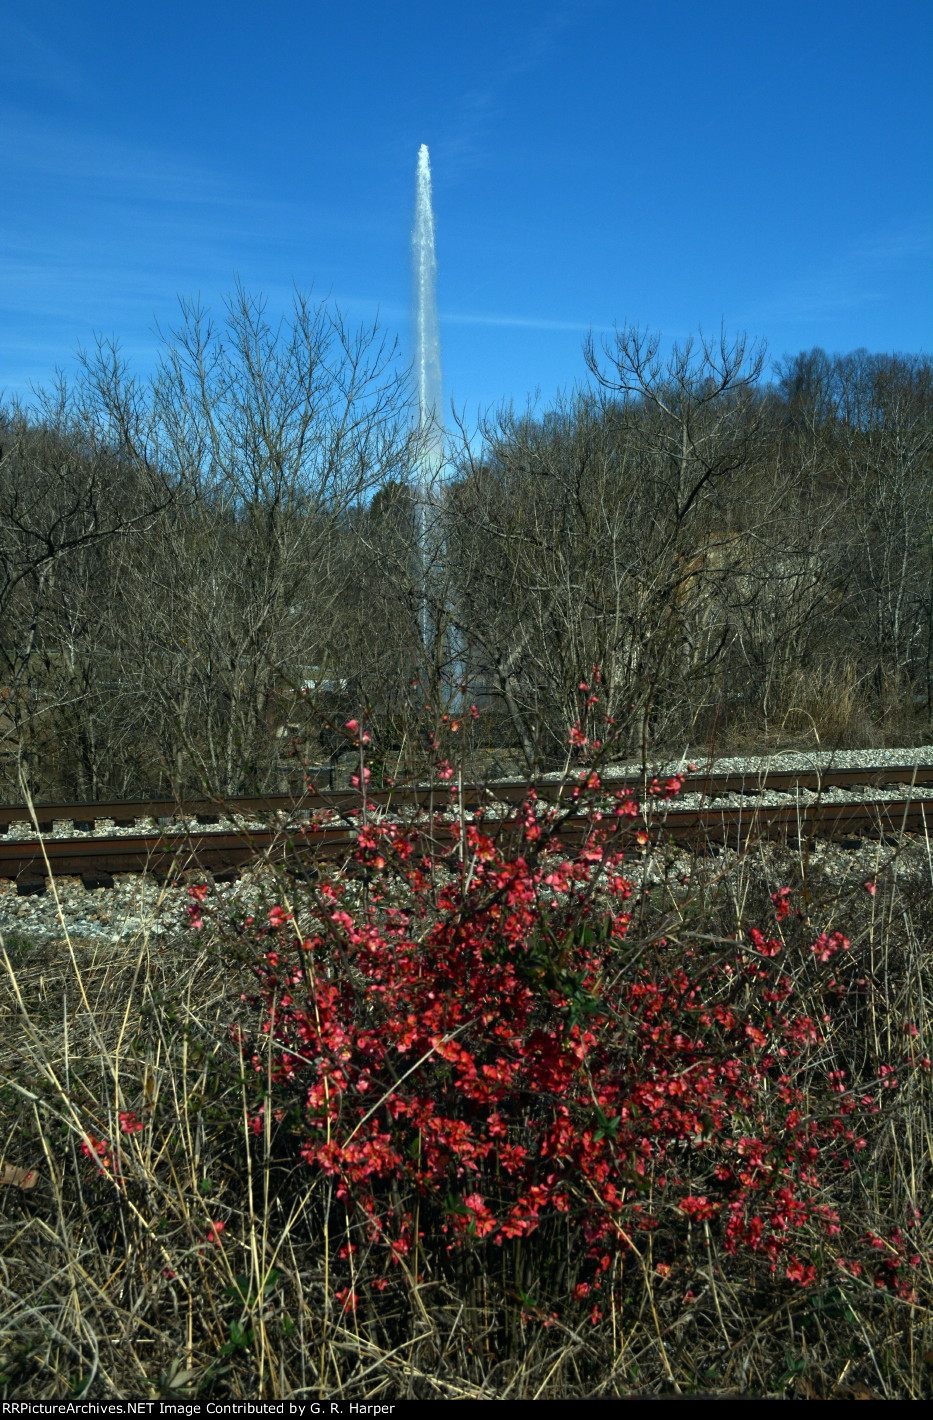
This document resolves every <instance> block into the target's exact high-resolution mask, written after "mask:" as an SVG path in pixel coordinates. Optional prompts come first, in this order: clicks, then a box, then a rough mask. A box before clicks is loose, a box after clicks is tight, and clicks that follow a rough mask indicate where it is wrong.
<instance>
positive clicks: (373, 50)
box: [0, 0, 933, 416]
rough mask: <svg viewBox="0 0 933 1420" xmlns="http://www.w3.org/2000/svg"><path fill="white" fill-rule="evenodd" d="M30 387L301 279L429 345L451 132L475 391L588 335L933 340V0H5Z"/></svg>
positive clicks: (6, 307) (461, 403) (6, 176)
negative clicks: (201, 308) (721, 333)
mask: <svg viewBox="0 0 933 1420" xmlns="http://www.w3.org/2000/svg"><path fill="white" fill-rule="evenodd" d="M0 18H2V31H0V32H2V34H3V36H4V50H5V62H4V66H3V85H2V88H0V194H2V198H0V331H2V341H0V391H4V392H5V393H6V395H7V396H9V395H11V394H19V395H21V396H24V397H28V392H29V386H30V383H38V384H45V383H48V382H49V381H50V379H51V377H52V376H53V373H54V371H55V369H56V367H59V368H61V369H63V370H65V371H66V372H68V371H70V370H72V369H73V368H74V352H75V349H76V347H77V346H79V345H82V344H83V345H89V344H91V343H92V342H93V339H94V336H95V334H97V333H100V334H103V335H105V336H108V337H109V336H115V337H117V338H118V340H119V341H120V344H121V346H122V348H123V350H124V353H125V355H126V356H127V358H128V360H129V361H130V363H131V365H132V366H133V367H134V368H135V369H137V370H139V371H140V372H142V373H145V372H146V371H147V370H149V369H150V368H151V367H152V364H153V360H154V354H155V350H156V346H157V340H156V336H155V334H154V328H155V325H156V323H158V324H160V325H161V326H163V327H166V326H170V325H171V324H172V322H173V320H175V319H176V317H177V310H178V307H177V298H178V296H179V295H181V296H185V297H191V296H199V297H200V299H201V300H202V302H204V303H205V304H206V305H208V306H211V307H215V308H219V307H220V306H221V305H222V299H223V296H224V294H225V293H227V292H229V291H230V289H231V288H232V286H233V284H234V281H235V279H236V278H239V279H240V280H241V281H242V282H243V284H244V285H245V286H246V287H247V288H248V289H249V290H251V291H253V292H255V293H260V292H261V293H265V295H266V296H267V297H268V298H269V307H270V311H271V312H273V313H277V312H281V311H282V310H284V309H285V308H286V306H287V304H288V301H289V298H290V292H291V290H292V289H293V287H294V285H296V284H297V285H298V286H300V287H302V288H303V289H307V288H309V287H313V290H314V292H315V293H316V294H317V295H318V296H320V297H325V296H331V297H333V299H334V300H335V301H336V302H337V304H338V305H339V306H340V307H341V308H342V310H343V311H344V313H345V314H346V315H347V316H348V317H349V318H350V319H351V321H353V322H362V321H371V320H372V319H373V317H375V316H376V315H378V316H379V318H380V320H381V322H382V324H383V325H384V326H385V327H386V328H387V329H388V330H389V331H390V332H392V333H393V334H395V333H397V334H398V336H399V338H400V341H401V342H402V346H403V349H404V350H405V351H406V352H408V353H410V348H409V347H410V290H409V288H410V261H409V241H410V232H411V225H412V210H413V201H414V175H415V162H416V158H417V151H418V146H419V144H420V143H422V142H425V143H427V144H428V145H429V146H430V150H431V160H432V166H433V171H434V196H435V212H436V222H437V242H438V263H439V305H440V315H441V337H442V344H443V368H444V383H445V394H446V398H447V400H448V401H449V400H450V399H451V397H452V398H453V399H454V401H455V402H456V404H457V406H458V408H460V407H465V408H466V410H467V413H468V416H469V415H471V414H473V413H474V412H475V411H476V409H477V407H485V406H488V405H490V404H494V403H497V402H499V401H501V400H502V399H512V400H514V401H515V402H516V403H517V404H519V405H524V403H525V401H526V399H527V397H528V396H529V395H533V394H534V393H535V391H540V396H541V399H542V400H543V401H544V402H546V401H547V400H549V399H550V398H552V397H553V395H554V393H555V392H556V391H557V390H558V389H560V388H564V389H567V388H569V387H571V386H572V385H573V384H574V383H577V382H579V381H581V380H582V379H583V378H584V373H585V372H584V366H583V361H582V357H581V343H582V341H583V338H584V336H585V334H586V332H587V330H588V329H589V328H590V327H592V328H593V329H594V331H596V332H597V333H599V332H601V331H610V330H611V328H612V326H613V324H614V322H620V323H621V322H623V321H630V322H633V323H636V324H638V325H640V326H650V327H651V328H652V329H656V330H659V331H661V332H662V333H663V334H664V336H665V337H666V338H667V339H674V338H677V337H683V336H685V335H687V334H689V333H690V332H691V331H696V330H697V328H698V327H701V326H702V327H703V328H704V329H706V330H711V331H716V332H718V330H719V327H720V325H721V324H723V323H724V324H725V326H726V328H727V330H729V331H738V330H745V331H747V332H748V333H749V335H750V336H753V337H759V338H764V339H766V340H767V342H768V346H769V350H770V353H771V355H772V357H774V358H777V357H779V356H781V355H782V354H784V353H786V352H795V351H798V350H801V349H804V348H810V347H811V346H813V345H822V346H824V347H826V348H827V349H828V350H850V349H853V348H855V347H857V346H867V347H868V348H869V349H871V350H885V351H890V350H902V351H919V350H925V351H927V352H929V350H930V318H931V314H933V309H931V307H933V301H931V280H930V272H931V256H933V191H931V180H930V179H931V172H933V165H931V146H933V145H931V141H930V139H931V119H930V113H931V107H930V97H931V95H930V87H931V86H930V77H931V55H933V44H931V40H933V10H931V9H930V7H929V6H928V5H926V4H922V3H919V2H918V3H913V2H912V0H911V2H910V3H908V2H907V0H886V3H864V0H847V2H846V3H840V0H806V3H802V0H783V3H782V4H780V5H776V6H771V7H767V8H762V7H759V6H754V5H751V4H750V3H749V0H741V3H738V2H737V0H720V3H717V4H715V5H713V4H710V3H709V0H705V3H698V0H655V3H650V0H649V3H645V0H640V2H639V3H634V0H573V3H564V0H472V3H470V4H466V5H460V6H459V7H451V6H448V5H442V4H439V3H438V0H430V3H428V0H406V3H404V4H402V5H400V6H390V5H388V4H386V3H385V2H384V0H382V2H381V3H377V2H376V0H356V3H355V4H346V5H338V4H334V3H333V0H327V3H326V4H324V3H319V2H318V0H305V3H297V0H267V3H266V4H265V5H263V6H262V7H260V6H259V5H258V4H256V3H253V4H250V5H249V6H243V5H241V6H239V7H238V6H231V5H230V4H224V5H220V4H217V3H214V2H213V0H186V2H185V3H180V2H179V0H160V4H158V5H146V6H143V5H126V4H125V3H122V4H119V5H117V4H103V3H100V4H95V3H86V0H84V2H82V0H68V3H63V0H32V3H31V4H30V6H29V7H28V9H27V7H26V6H24V5H23V4H22V0H0Z"/></svg>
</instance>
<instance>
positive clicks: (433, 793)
mask: <svg viewBox="0 0 933 1420" xmlns="http://www.w3.org/2000/svg"><path fill="white" fill-rule="evenodd" d="M673 777H675V776H674V775H664V774H662V775H660V776H658V778H659V782H660V783H661V784H662V785H663V783H664V782H665V780H666V779H669V778H673ZM676 777H677V778H678V779H679V780H680V782H681V792H682V793H683V794H701V795H703V796H704V797H705V798H708V799H709V798H715V797H718V796H719V795H720V794H747V795H749V796H753V797H758V796H760V795H763V794H767V793H792V792H793V791H794V790H795V789H806V790H809V791H812V792H814V793H820V792H821V791H822V790H824V789H830V788H836V789H850V788H866V789H879V788H882V787H884V786H885V785H892V786H895V785H904V784H909V785H915V786H916V787H918V788H921V787H924V788H928V787H933V765H884V766H870V767H859V768H855V769H848V768H847V769H833V768H830V769H813V770H804V771H801V770H797V769H782V770H770V771H765V772H762V773H758V774H756V773H751V772H747V771H746V772H742V773H738V772H727V773H722V774H715V773H713V772H712V771H708V772H704V771H698V772H690V773H683V774H677V775H676ZM652 778H653V776H652V775H651V774H648V775H647V776H646V775H642V776H639V777H635V776H627V777H625V778H619V777H609V778H606V779H603V780H602V781H601V787H602V789H604V790H605V791H606V792H609V793H617V792H620V791H622V790H625V789H629V790H631V791H632V792H633V793H635V794H640V793H643V791H644V789H645V787H646V784H647V785H650V784H651V782H652ZM451 784H452V781H451V782H448V783H444V782H438V783H436V784H433V785H415V786H412V785H406V786H400V787H396V788H391V789H374V790H372V791H367V794H366V799H367V801H368V802H369V803H371V804H378V805H380V807H383V808H391V807H393V806H401V805H411V804H417V805H419V806H422V807H425V806H430V805H432V804H436V803H437V802H438V800H439V799H442V800H443V801H444V803H445V804H446V803H449V796H450V790H451ZM531 787H532V785H531V783H530V782H529V781H522V782H518V783H516V782H512V781H507V782H500V783H495V782H494V783H489V784H464V785H463V788H462V799H463V803H464V805H465V806H466V807H467V808H478V807H480V806H482V805H483V804H489V803H497V802H498V803H521V802H523V801H524V799H525V798H527V796H528V791H529V789H530V788H531ZM534 788H535V791H536V793H537V796H538V798H539V799H542V800H546V801H554V800H563V799H569V798H571V796H572V795H573V793H574V790H575V789H577V788H579V778H576V779H574V778H567V779H564V780H562V781H560V782H556V781H551V780H545V781H538V782H535V784H534ZM360 803H361V795H360V792H359V790H358V789H339V790H327V789H324V788H319V787H317V786H315V787H314V788H309V789H308V790H307V791H306V792H305V793H303V794H257V795H233V796H231V797H229V798H222V797H216V798H209V797H207V796H192V797H186V798H182V799H169V798H148V799H114V800H106V801H99V802H93V803H66V802H57V803H42V804H35V805H34V806H33V808H32V809H30V808H29V807H28V806H27V805H26V804H11V805H0V835H4V834H6V832H7V830H8V828H9V827H10V825H11V824H14V823H30V824H32V823H34V822H38V824H39V829H40V832H42V833H45V834H48V833H51V831H52V826H53V824H54V823H61V822H70V823H72V824H74V825H75V826H77V825H79V824H80V825H81V826H82V828H84V829H85V830H86V831H87V830H88V829H92V828H93V826H94V824H95V823H96V822H97V821H99V820H102V819H111V820H113V821H114V823H115V824H116V826H117V827H118V828H131V827H133V825H134V824H136V823H137V822H138V821H139V820H140V819H144V818H152V819H163V820H170V819H177V818H198V819H199V820H201V821H202V822H203V823H205V824H207V823H217V822H219V821H220V820H221V819H222V818H229V817H230V816H232V815H234V814H237V815H241V816H243V817H259V816H262V815H272V814H282V813H293V812H296V811H297V812H301V811H311V810H314V809H316V808H334V809H337V810H341V809H355V808H358V807H359V805H360Z"/></svg>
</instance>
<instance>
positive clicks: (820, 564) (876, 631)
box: [0, 290, 933, 799]
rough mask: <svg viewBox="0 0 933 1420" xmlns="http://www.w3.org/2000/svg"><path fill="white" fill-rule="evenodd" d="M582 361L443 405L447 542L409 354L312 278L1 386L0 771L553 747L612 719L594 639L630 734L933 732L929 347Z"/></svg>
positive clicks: (531, 762) (839, 737)
mask: <svg viewBox="0 0 933 1420" xmlns="http://www.w3.org/2000/svg"><path fill="white" fill-rule="evenodd" d="M584 356H585V365H586V368H587V371H588V374H589V380H588V383H587V384H586V386H584V387H582V388H581V389H580V390H578V391H577V392H575V393H574V394H572V395H569V396H567V397H565V398H563V399H561V400H559V401H557V402H556V403H555V405H554V406H553V407H552V408H550V409H547V410H544V411H534V410H532V411H526V412H523V413H519V412H516V411H515V410H514V409H512V408H510V407H503V408H502V409H500V410H498V411H494V412H492V413H490V414H489V415H488V416H487V417H486V418H485V419H484V420H483V421H482V422H481V424H480V427H479V428H468V427H466V426H465V425H464V424H462V423H461V424H459V425H455V428H454V431H453V433H452V434H451V436H450V439H449V445H448V455H449V470H448V474H447V477H446V478H445V480H444V481H443V483H442V484H440V485H438V487H437V490H436V495H435V498H434V501H433V506H432V507H431V509H430V510H429V517H428V518H427V526H428V527H429V529H430V530H431V535H430V537H429V539H428V541H427V543H425V542H424V540H423V539H421V540H419V535H418V529H419V525H421V524H422V520H420V519H419V517H418V510H417V505H416V490H417V487H418V484H419V460H420V459H422V458H423V457H424V450H423V448H422V447H421V441H420V438H419V432H418V430H417V427H416V426H415V424H414V422H413V419H412V413H411V410H412V400H411V391H410V389H409V386H408V383H407V380H406V376H405V372H404V371H403V370H401V369H400V367H399V364H398V361H397V357H396V351H395V349H394V348H393V347H391V346H390V345H389V344H388V343H387V342H386V341H385V340H384V339H383V337H382V335H381V333H380V332H379V331H378V330H377V329H375V328H370V329H364V330H360V331H354V330H352V329H351V328H350V327H349V326H348V325H347V323H346V322H345V321H344V320H343V319H342V318H341V317H340V316H339V314H338V313H336V312H335V311H333V310H332V309H331V308H330V307H328V306H327V305H313V304H312V303H311V302H310V301H308V300H306V299H304V298H301V297H298V298H296V302H295V306H294V309H293V311H292V313H291V317H290V319H289V320H287V321H284V322H282V323H281V324H280V325H278V326H273V325H272V324H271V323H270V322H269V320H268V318H267V315H266V312H265V310H264V308H263V306H262V304H261V303H259V302H256V301H254V300H253V299H252V298H251V297H249V295H248V294H247V293H245V292H244V291H242V290H240V291H237V292H236V293H235V294H234V296H233V297H232V298H231V300H230V302H229V303H228V306H227V309H226V312H225V313H224V316H223V318H222V319H220V320H219V321H217V322H215V321H213V320H212V319H211V318H210V316H209V315H208V313H206V312H204V311H202V310H201V309H199V308H197V307H194V306H183V307H182V315H181V321H180V324H179V327H178V328H177V329H176V330H174V331H170V332H168V333H167V334H166V337H165V342H164V348H163V355H162V359H161V362H160V364H159V367H158V369H157V371H156V373H155V375H154V376H153V377H152V379H150V380H147V381H141V380H139V379H137V378H136V377H135V376H134V375H133V373H132V372H131V371H130V370H129V369H128V368H127V366H126V364H125V363H124V362H123V360H122V358H121V356H120V353H119V351H118V350H117V349H115V348H114V347H112V346H110V345H107V344H102V345H100V346H98V347H97V348H96V349H95V350H93V351H91V352H90V353H89V354H87V355H85V356H84V358H83V366H82V375H81V378H80V379H79V380H78V382H77V383H76V384H75V386H74V387H73V388H70V389H69V388H65V387H59V388H57V389H56V390H55V391H54V392H53V393H52V394H50V395H46V396H43V397H42V398H41V399H40V400H39V401H38V403H37V404H36V406H35V407H33V408H30V409H29V410H28V411H27V410H25V409H22V408H16V407H14V408H8V409H7V410H6V412H5V413H4V415H3V417H2V422H0V696H2V705H0V741H2V743H0V753H2V754H3V756H4V757H3V760H2V761H0V770H2V774H3V776H4V785H3V792H4V793H5V794H6V795H7V797H18V795H19V792H20V791H21V788H22V782H23V780H25V781H26V782H28V784H29V786H30V788H31V789H32V790H33V792H35V793H37V794H42V795H45V796H51V795H55V794H61V795H63V796H68V797H71V796H74V797H76V798H81V797H85V798H88V799H90V798H94V797H101V796H104V795H114V796H118V795H121V796H130V795H132V794H134V793H143V792H150V791H154V790H157V789H161V790H166V791H168V790H176V791H184V790H191V789H194V788H199V789H209V790H210V791H212V792H216V793H221V794H223V793H227V794H230V793H236V792H245V791H248V790H272V789H277V788H286V787H294V786H295V785H296V784H297V783H298V782H299V781H300V773H299V766H300V764H301V763H302V762H311V763H313V764H316V765H320V764H322V763H324V762H326V761H328V760H330V761H332V762H333V761H335V760H336V759H337V757H338V755H339V754H340V752H341V750H342V749H343V748H344V747H345V746H346V744H347V740H346V738H345V736H344V734H343V729H342V727H343V725H344V722H345V721H346V720H347V719H348V718H350V717H351V716H353V717H355V718H357V719H365V720H366V721H367V723H368V725H369V727H370V729H371V732H372V734H373V743H374V747H375V752H376V755H377V757H380V756H381V757H382V758H383V759H384V760H385V764H386V767H387V769H388V768H389V766H390V764H391V766H392V767H393V768H394V767H395V765H396V764H397V763H398V762H401V763H403V764H404V763H410V765H411V766H412V767H417V765H418V760H419V756H421V757H422V762H423V758H424V756H425V754H426V753H427V752H428V750H429V748H430V746H431V744H432V743H433V742H434V741H432V739H431V737H432V736H435V737H439V738H440V740H441V742H442V744H443V745H445V746H446V749H447V750H448V751H452V750H455V749H457V748H458V747H459V746H461V745H466V744H467V731H468V730H469V732H470V734H471V736H472V739H471V740H470V742H469V743H470V745H471V748H472V749H473V750H474V751H478V750H480V749H482V748H484V747H485V748H487V749H495V750H496V751H497V752H498V753H499V755H500V758H502V760H503V762H504V760H505V759H506V758H507V757H508V756H509V755H511V756H512V757H513V759H517V762H519V763H521V764H522V765H524V766H525V767H527V768H528V769H534V768H537V767H544V766H549V765H554V764H557V763H560V762H562V761H563V759H564V757H565V756H566V755H567V754H568V737H569V734H570V731H571V729H572V728H573V727H574V726H575V725H577V724H579V725H580V733H581V735H585V736H586V737H587V738H588V739H589V740H590V741H592V740H593V739H594V738H596V739H598V738H599V736H600V735H601V734H604V733H605V731H604V729H601V728H600V726H599V724H598V723H597V721H596V720H595V718H594V716H595V713H596V710H595V709H594V707H587V706H586V703H585V702H586V698H587V696H586V694H585V693H583V692H581V690H580V683H581V681H585V682H587V683H589V682H590V681H591V680H592V668H593V667H594V666H599V668H600V672H599V674H600V678H601V685H600V694H601V696H602V700H601V702H600V705H599V707H598V711H599V714H604V713H607V714H609V715H610V716H611V717H612V719H613V721H614V722H615V725H616V726H617V728H618V732H619V733H620V734H621V736H622V738H623V741H624V743H625V746H626V748H627V749H628V750H629V751H630V752H631V753H632V754H633V755H637V754H639V753H645V754H651V753H654V752H656V751H659V750H661V749H665V750H669V749H673V748H675V747H677V748H681V749H686V748H688V747H691V748H693V747H699V746H703V745H705V744H706V743H707V742H709V741H711V740H716V741H717V743H718V746H719V747H720V748H726V747H728V746H729V745H730V744H732V743H733V742H735V743H739V742H742V743H747V744H752V743H757V744H762V743H767V744H772V743H776V742H778V741H779V740H781V739H784V740H787V739H793V738H794V737H804V738H808V739H809V741H810V742H812V741H813V738H814V736H816V737H818V738H819V739H820V741H821V742H823V743H862V744H872V743H880V742H882V741H889V742H893V741H894V740H896V739H898V738H900V739H904V738H905V737H906V738H914V739H916V738H917V737H918V736H919V737H923V736H925V735H928V734H929V732H930V724H931V721H933V477H931V474H933V469H931V429H933V417H931V416H933V374H931V362H930V361H929V359H927V358H925V357H913V356H903V357H901V356H872V355H869V354H867V353H866V352H864V351H859V352H856V353H855V354H852V355H847V356H836V357H830V356H827V355H826V354H824V353H823V352H821V351H814V352H811V353H809V354H805V355H800V356H797V357H794V358H792V359H787V360H785V361H784V362H782V363H781V364H780V365H779V366H777V367H775V369H774V371H773V374H774V379H773V380H772V381H771V382H768V383H766V382H765V373H766V367H765V356H764V352H763V350H761V349H759V348H757V347H752V346H749V345H748V344H747V343H746V342H745V341H744V340H741V339H738V340H730V339H727V338H726V337H725V336H722V337H720V338H718V339H715V340H710V339H704V338H701V339H699V340H698V341H696V342H688V343H687V344H686V345H684V346H682V347H679V348H674V349H673V350H671V351H663V350H662V348H661V345H660V342H659V340H658V339H657V338H656V337H654V336H652V335H650V334H649V333H646V332H641V331H638V330H634V329H630V328H627V329H623V330H620V331H618V332H617V334H616V336H615V338H614V339H612V340H611V341H608V342H606V343H605V344H604V345H603V346H602V347H600V348H597V347H596V346H595V344H594V343H592V342H590V343H589V344H588V345H587V347H586V349H585V352H584ZM426 607H427V608H428V612H429V615H428V616H427V620H426V619H425V615H424V612H425V608H426ZM425 624H427V625H428V626H429V627H430V635H429V636H428V637H427V642H426V639H425V636H424V627H425ZM471 702H472V703H476V704H477V705H478V706H479V707H480V710H481V716H480V720H479V722H474V720H473V719H472V718H471V717H470V715H469V714H468V713H466V710H467V706H468V705H469V704H470V703H471ZM445 715H446V719H445V718H444V716H445ZM455 726H456V727H457V729H456V731H455V729H454V727H455ZM455 733H459V735H460V738H459V740H455V739H454V734H455ZM578 737H579V736H578ZM580 752H583V751H582V747H581V749H580ZM290 756H291V757H290Z"/></svg>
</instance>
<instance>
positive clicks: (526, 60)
mask: <svg viewBox="0 0 933 1420" xmlns="http://www.w3.org/2000/svg"><path fill="white" fill-rule="evenodd" d="M605 4H606V0H572V3H569V4H568V3H566V0H559V3H555V4H552V5H551V7H550V10H545V11H544V13H543V14H541V15H540V16H539V17H538V19H537V22H536V23H534V24H531V25H529V26H528V27H527V28H526V29H525V30H523V32H522V37H521V43H520V45H519V44H516V45H515V46H514V47H513V48H512V50H511V51H509V52H505V53H504V54H502V55H501V57H500V58H499V59H498V60H495V61H493V62H492V63H490V65H489V67H488V68H487V69H486V70H485V72H484V75H483V82H482V83H480V84H477V85H476V86H475V87H472V88H469V89H467V90H466V91H465V92H464V93H463V94H461V96H460V98H459V100H457V101H456V102H455V103H454V106H453V119H452V122H451V124H450V127H449V129H448V131H447V133H446V135H445V136H444V137H443V138H442V139H441V141H440V142H438V143H437V145H436V146H437V150H438V153H439V155H440V157H441V158H442V160H443V163H444V167H445V170H446V171H447V173H448V175H449V174H450V173H451V172H452V170H453V169H454V167H455V166H456V165H460V166H463V167H472V166H474V165H475V164H476V163H477V162H478V161H480V159H481V156H482V152H483V149H484V146H485V143H486V141H487V139H488V137H489V135H490V134H491V133H492V131H493V128H494V126H495V123H496V120H497V119H498V117H499V115H500V114H501V112H502V108H503V105H504V103H505V100H506V97H507V95H508V94H509V92H510V90H511V89H512V88H513V87H514V85H515V82H516V80H518V79H520V78H523V77H524V76H525V75H526V74H529V73H531V72H533V71H534V70H535V69H537V68H539V67H540V66H541V65H542V64H545V63H546V62H547V61H548V60H549V59H550V58H551V56H552V55H553V53H554V51H555V50H556V49H557V46H558V43H559V41H560V39H561V38H562V36H563V35H564V34H566V32H567V31H568V30H571V29H575V28H577V27H578V26H579V25H581V24H584V23H587V22H589V20H590V17H591V16H592V14H593V12H594V11H596V10H599V9H603V8H605Z"/></svg>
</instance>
